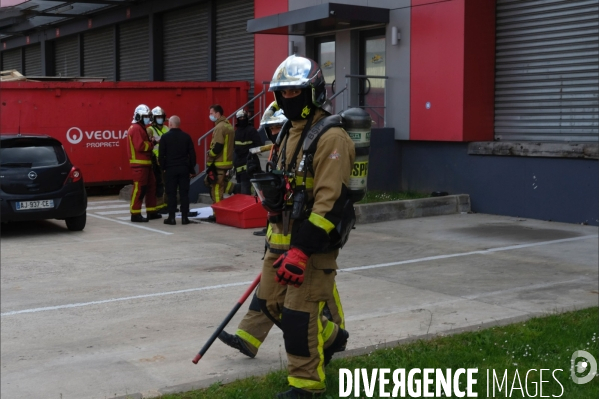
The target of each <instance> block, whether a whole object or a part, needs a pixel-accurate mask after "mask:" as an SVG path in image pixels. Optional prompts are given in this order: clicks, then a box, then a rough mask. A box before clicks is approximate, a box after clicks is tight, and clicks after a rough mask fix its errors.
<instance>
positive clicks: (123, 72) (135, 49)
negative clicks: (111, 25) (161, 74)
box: [119, 18, 150, 81]
mask: <svg viewBox="0 0 599 399" xmlns="http://www.w3.org/2000/svg"><path fill="white" fill-rule="evenodd" d="M148 29H149V24H148V19H147V18H142V19H138V20H136V21H131V22H127V23H125V24H121V25H120V26H119V80H123V81H140V80H149V78H150V52H149V51H148V43H149V41H150V33H149V30H148Z"/></svg>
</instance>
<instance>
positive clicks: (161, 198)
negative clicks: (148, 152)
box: [152, 156, 167, 211]
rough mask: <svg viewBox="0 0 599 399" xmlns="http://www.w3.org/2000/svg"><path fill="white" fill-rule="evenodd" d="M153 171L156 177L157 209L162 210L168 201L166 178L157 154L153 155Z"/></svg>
mask: <svg viewBox="0 0 599 399" xmlns="http://www.w3.org/2000/svg"><path fill="white" fill-rule="evenodd" d="M152 171H153V172H154V179H156V210H157V211H160V210H162V209H164V208H166V203H167V202H166V190H165V182H166V178H165V176H164V171H163V170H162V169H161V168H160V165H158V161H157V160H156V157H155V156H152Z"/></svg>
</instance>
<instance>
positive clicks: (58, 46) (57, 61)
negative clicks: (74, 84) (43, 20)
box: [54, 35, 80, 76]
mask: <svg viewBox="0 0 599 399" xmlns="http://www.w3.org/2000/svg"><path fill="white" fill-rule="evenodd" d="M54 71H55V72H56V76H79V73H80V72H79V37H78V36H77V35H72V36H67V37H64V38H62V39H57V40H56V41H55V42H54Z"/></svg>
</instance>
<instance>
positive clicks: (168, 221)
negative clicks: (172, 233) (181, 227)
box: [164, 214, 177, 226]
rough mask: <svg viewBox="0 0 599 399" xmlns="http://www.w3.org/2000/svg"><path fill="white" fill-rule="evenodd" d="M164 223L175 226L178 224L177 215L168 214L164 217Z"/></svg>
mask: <svg viewBox="0 0 599 399" xmlns="http://www.w3.org/2000/svg"><path fill="white" fill-rule="evenodd" d="M164 224H170V225H171V226H174V225H176V224H177V221H176V220H175V215H171V214H169V215H168V218H166V219H164Z"/></svg>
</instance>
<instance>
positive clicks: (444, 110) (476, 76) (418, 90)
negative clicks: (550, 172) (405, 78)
mask: <svg viewBox="0 0 599 399" xmlns="http://www.w3.org/2000/svg"><path fill="white" fill-rule="evenodd" d="M412 5H413V7H412V14H411V44H410V49H411V50H410V52H411V54H410V70H411V77H410V139H411V140H431V141H477V140H492V139H493V92H494V87H493V76H494V52H495V36H494V29H495V22H494V19H495V11H494V10H495V2H494V0H490V1H479V0H453V1H445V2H428V1H425V0H413V1H412Z"/></svg>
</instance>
